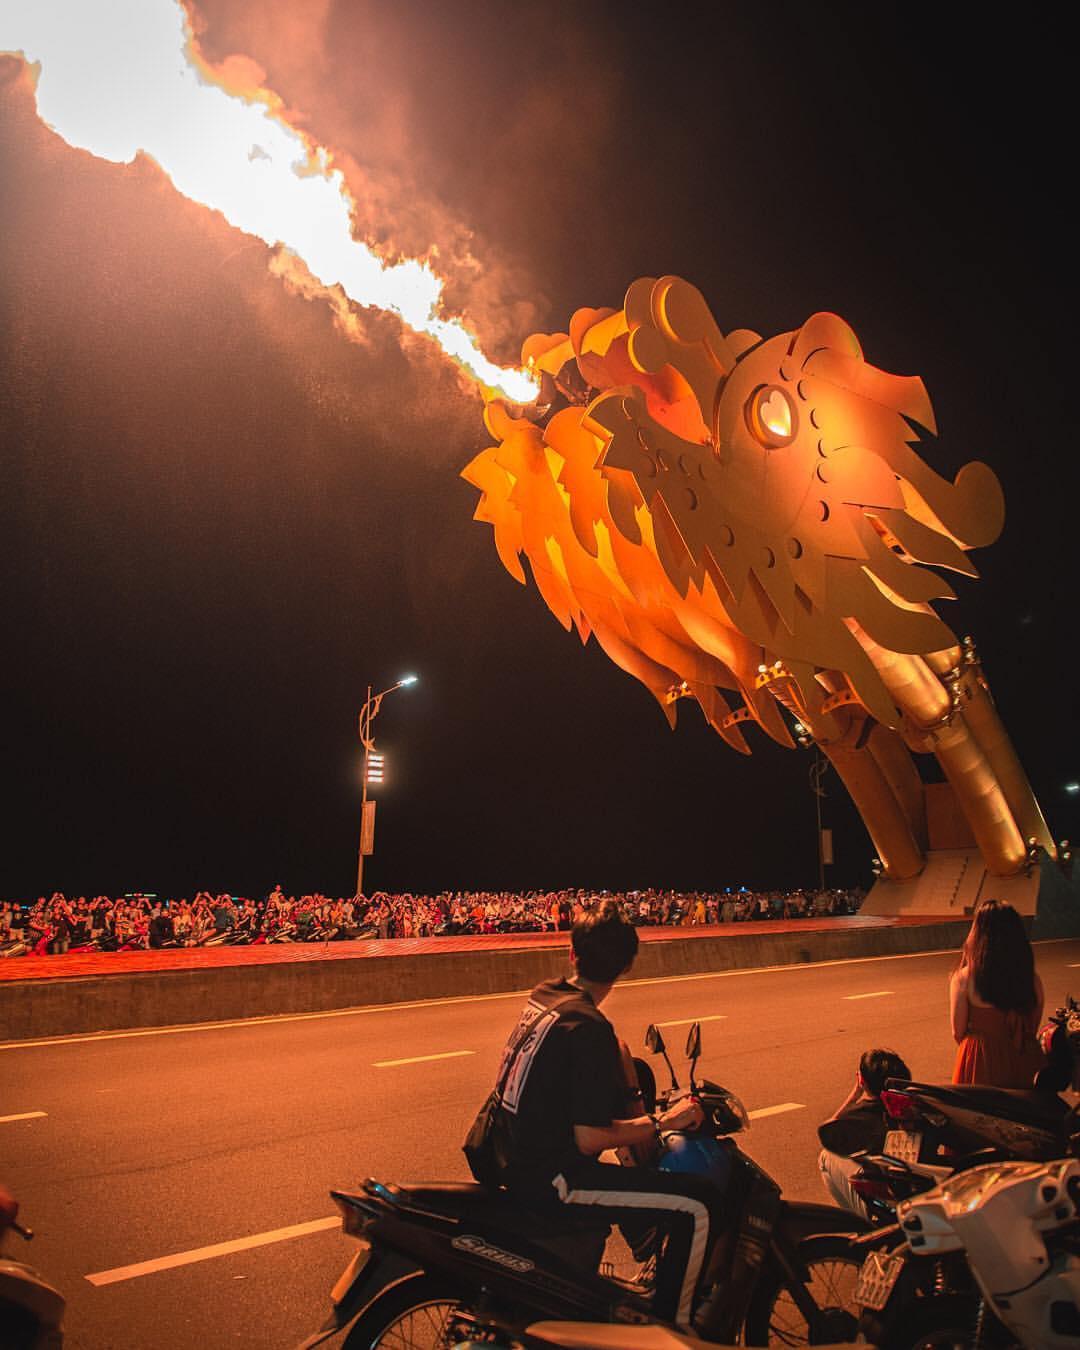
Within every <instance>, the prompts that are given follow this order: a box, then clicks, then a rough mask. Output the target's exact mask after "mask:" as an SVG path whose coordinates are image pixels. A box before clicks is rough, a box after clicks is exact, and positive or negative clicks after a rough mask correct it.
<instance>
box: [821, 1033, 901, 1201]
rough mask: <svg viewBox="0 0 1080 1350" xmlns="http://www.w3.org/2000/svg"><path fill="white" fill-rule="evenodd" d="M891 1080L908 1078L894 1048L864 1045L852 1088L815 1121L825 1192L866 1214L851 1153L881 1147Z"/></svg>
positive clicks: (883, 1141)
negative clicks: (820, 1120) (832, 1111)
mask: <svg viewBox="0 0 1080 1350" xmlns="http://www.w3.org/2000/svg"><path fill="white" fill-rule="evenodd" d="M891 1079H898V1080H900V1081H901V1082H910V1081H911V1070H910V1069H909V1068H908V1066H907V1065H906V1064H905V1063H904V1061H903V1060H902V1059H901V1058H900V1056H899V1055H898V1054H897V1053H896V1051H895V1050H867V1051H865V1052H864V1053H863V1055H862V1057H861V1058H860V1060H859V1067H858V1070H857V1071H856V1074H855V1082H854V1084H853V1085H852V1088H851V1091H850V1092H849V1093H848V1095H847V1096H846V1097H845V1098H844V1100H843V1101H842V1102H841V1103H840V1105H839V1106H838V1107H837V1109H836V1112H835V1114H834V1115H832V1116H830V1117H829V1119H828V1120H826V1121H825V1122H824V1123H823V1124H821V1125H819V1126H818V1139H819V1140H820V1142H821V1154H820V1156H819V1157H818V1166H819V1168H820V1169H821V1180H822V1183H823V1185H824V1187H825V1189H826V1191H828V1193H829V1196H830V1197H831V1198H832V1199H833V1200H834V1201H835V1202H836V1204H838V1205H841V1206H842V1207H843V1208H844V1209H850V1210H852V1211H854V1213H856V1214H863V1215H865V1214H866V1212H867V1211H866V1208H865V1206H864V1205H863V1202H862V1199H861V1198H860V1197H859V1196H858V1195H857V1194H856V1193H855V1191H854V1190H853V1189H852V1186H851V1178H852V1177H853V1176H854V1175H855V1173H856V1172H857V1171H858V1170H859V1164H858V1163H857V1162H855V1161H854V1160H853V1159H852V1157H851V1155H852V1154H853V1153H858V1152H859V1151H860V1150H863V1149H866V1150H869V1151H870V1152H871V1153H880V1152H881V1151H882V1149H883V1148H884V1147H885V1134H886V1132H887V1128H888V1126H887V1122H886V1118H885V1111H884V1108H883V1107H882V1105H881V1093H882V1091H883V1089H884V1087H885V1084H886V1083H888V1082H889V1081H890V1080H891Z"/></svg>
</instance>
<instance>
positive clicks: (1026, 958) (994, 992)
mask: <svg viewBox="0 0 1080 1350" xmlns="http://www.w3.org/2000/svg"><path fill="white" fill-rule="evenodd" d="M1042 1010H1043V987H1042V981H1041V980H1040V979H1039V977H1038V975H1037V974H1036V973H1035V956H1034V953H1033V952H1032V950H1031V943H1030V942H1029V941H1028V935H1027V932H1026V930H1025V928H1024V924H1023V920H1022V919H1021V918H1020V915H1019V914H1017V912H1016V910H1015V909H1013V907H1012V905H1008V904H1005V903H1004V902H1003V901H1001V900H987V901H985V902H984V903H983V904H982V905H980V906H979V908H978V910H976V912H975V918H974V920H973V921H972V924H971V931H970V932H969V933H968V935H967V938H966V939H965V941H964V947H963V952H962V954H961V957H960V964H959V966H958V967H957V968H956V970H954V971H953V974H952V979H951V980H950V982H949V1011H950V1019H951V1022H952V1033H953V1039H954V1040H955V1041H956V1044H957V1051H956V1064H955V1066H954V1067H953V1082H954V1083H981V1084H984V1085H985V1086H987V1087H1000V1088H1030V1087H1031V1086H1032V1084H1033V1080H1034V1077H1035V1075H1036V1074H1037V1073H1038V1071H1039V1070H1040V1069H1041V1068H1042V1067H1043V1065H1044V1064H1045V1062H1046V1061H1045V1059H1044V1058H1043V1054H1042V1051H1041V1050H1040V1049H1039V1046H1038V1043H1037V1041H1036V1040H1035V1033H1036V1031H1037V1030H1038V1027H1039V1022H1040V1021H1041V1019H1042Z"/></svg>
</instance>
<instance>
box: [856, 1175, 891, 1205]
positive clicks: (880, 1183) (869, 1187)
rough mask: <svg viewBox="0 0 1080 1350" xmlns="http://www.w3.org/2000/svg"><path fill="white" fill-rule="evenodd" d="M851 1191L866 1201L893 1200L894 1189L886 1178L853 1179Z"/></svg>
mask: <svg viewBox="0 0 1080 1350" xmlns="http://www.w3.org/2000/svg"><path fill="white" fill-rule="evenodd" d="M851 1189H852V1190H853V1191H854V1192H855V1194H856V1195H859V1196H862V1198H863V1199H864V1200H891V1199H892V1198H893V1193H892V1187H891V1186H890V1185H889V1183H888V1182H887V1181H886V1180H885V1178H884V1177H858V1176H856V1177H852V1178H851Z"/></svg>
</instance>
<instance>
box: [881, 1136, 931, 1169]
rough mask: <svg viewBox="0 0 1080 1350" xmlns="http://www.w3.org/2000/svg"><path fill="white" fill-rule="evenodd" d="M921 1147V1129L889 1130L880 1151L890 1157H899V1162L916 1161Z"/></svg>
mask: <svg viewBox="0 0 1080 1350" xmlns="http://www.w3.org/2000/svg"><path fill="white" fill-rule="evenodd" d="M921 1148H922V1131H921V1130H890V1131H889V1132H888V1134H887V1135H886V1136H885V1147H884V1148H883V1149H882V1150H881V1151H882V1153H887V1154H888V1155H889V1157H890V1158H899V1159H900V1161H901V1162H905V1163H917V1162H918V1161H919V1150H920V1149H921Z"/></svg>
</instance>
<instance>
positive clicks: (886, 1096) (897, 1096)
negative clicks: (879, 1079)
mask: <svg viewBox="0 0 1080 1350" xmlns="http://www.w3.org/2000/svg"><path fill="white" fill-rule="evenodd" d="M881 1104H882V1106H883V1107H884V1108H885V1114H886V1115H887V1116H888V1117H889V1119H890V1120H895V1121H896V1123H897V1124H898V1125H903V1126H905V1127H909V1128H910V1127H911V1126H913V1125H915V1124H917V1123H918V1120H919V1109H918V1107H917V1106H916V1105H915V1103H914V1102H913V1101H912V1100H911V1098H910V1097H909V1096H908V1095H907V1093H906V1092H897V1091H896V1090H895V1089H893V1088H886V1089H885V1090H884V1092H882V1094H881Z"/></svg>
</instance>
